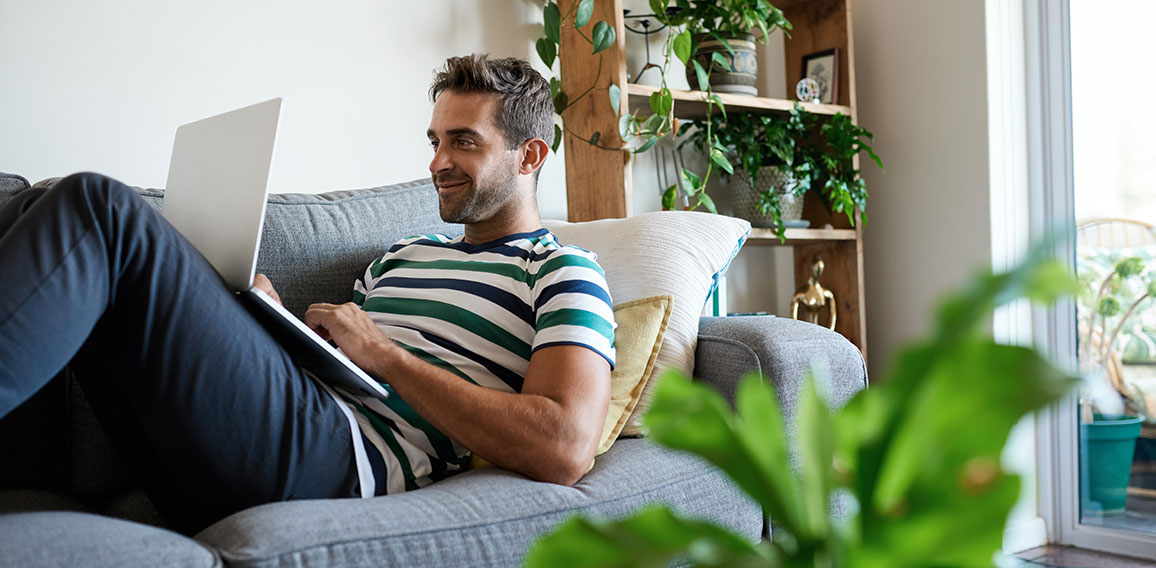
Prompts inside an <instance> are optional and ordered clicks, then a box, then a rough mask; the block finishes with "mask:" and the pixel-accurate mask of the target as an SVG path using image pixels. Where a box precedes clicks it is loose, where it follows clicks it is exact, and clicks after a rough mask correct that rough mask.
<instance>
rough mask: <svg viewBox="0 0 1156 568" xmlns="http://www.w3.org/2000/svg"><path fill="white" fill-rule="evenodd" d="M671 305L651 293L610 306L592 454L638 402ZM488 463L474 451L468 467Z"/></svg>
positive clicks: (612, 437)
mask: <svg viewBox="0 0 1156 568" xmlns="http://www.w3.org/2000/svg"><path fill="white" fill-rule="evenodd" d="M673 307H674V297H673V296H671V295H669V294H666V295H662V296H651V297H649V298H641V299H638V300H632V301H629V302H623V303H621V304H618V305H617V306H614V321H615V322H617V323H618V327H617V328H615V330H614V351H615V359H616V362H615V365H614V371H612V372H611V373H610V408H609V409H607V411H606V421H605V422H604V423H603V425H602V437H601V438H600V439H599V440H600V441H599V444H598V452H597V454H596V455H602V454H604V453H606V450H609V449H610V446H611V445H612V444H614V440H616V439H618V433H619V432H621V431H622V428H623V427H624V426H626V422H627V419H628V418H630V413H631V412H633V411H634V407H635V406H637V405H638V400H639V399H640V398H641V397H642V391H643V389H644V388H645V387H646V383H647V381H648V380H649V379H650V375H651V371H652V370H653V369H654V363H655V361H657V360H658V352H659V349H660V348H661V347H662V338H663V336H665V335H666V326H667V324H668V323H670V313H671V311H672V309H673ZM488 465H490V463H489V462H487V461H486V460H484V459H482V458H480V457H478V456H477V455H476V454H475V455H474V456H473V458H472V467H474V468H478V467H485V466H488Z"/></svg>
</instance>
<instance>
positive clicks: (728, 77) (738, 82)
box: [686, 34, 759, 96]
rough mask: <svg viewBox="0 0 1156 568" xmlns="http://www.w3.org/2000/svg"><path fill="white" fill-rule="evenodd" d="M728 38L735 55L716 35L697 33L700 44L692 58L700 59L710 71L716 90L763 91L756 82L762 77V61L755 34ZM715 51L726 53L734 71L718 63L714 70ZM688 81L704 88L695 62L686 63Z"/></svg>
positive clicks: (756, 93)
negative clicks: (756, 47) (695, 67)
mask: <svg viewBox="0 0 1156 568" xmlns="http://www.w3.org/2000/svg"><path fill="white" fill-rule="evenodd" d="M724 37H726V39H727V42H728V43H730V46H731V49H733V50H734V54H731V52H730V50H728V49H727V48H726V46H725V45H723V42H721V41H719V40H718V39H717V38H715V37H714V36H712V35H710V34H698V35H696V36H694V39H695V43H696V45H697V46H698V47H697V49H695V52H694V55H693V56H692V57H691V59H693V60H694V61H698V63H699V64H700V65H702V68H703V69H705V70H708V71H710V84H711V87H712V88H713V89H714V92H716V93H736V94H741V95H750V96H756V95H758V94H759V91H758V89H757V88H756V87H755V81H756V80H757V79H758V78H759V62H758V59H757V58H756V57H755V36H753V35H751V34H746V35H741V36H733V37H728V36H724ZM714 53H720V54H722V56H723V57H724V58H725V59H726V60H727V63H729V64H730V66H731V71H726V70H724V69H723V68H722V67H721V66H720V65H718V64H717V63H714V64H713V65H714V69H711V65H712V61H711V59H712V57H713V55H712V54H714ZM686 81H687V83H689V84H690V88H691V89H695V90H699V91H701V90H703V89H702V88H701V87H700V86H699V84H698V74H697V73H696V72H695V69H694V65H693V64H690V65H687V66H686Z"/></svg>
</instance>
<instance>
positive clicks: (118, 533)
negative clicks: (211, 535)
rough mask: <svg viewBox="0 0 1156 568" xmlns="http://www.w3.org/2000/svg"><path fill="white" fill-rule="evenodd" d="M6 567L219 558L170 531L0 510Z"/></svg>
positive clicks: (0, 547)
mask: <svg viewBox="0 0 1156 568" xmlns="http://www.w3.org/2000/svg"><path fill="white" fill-rule="evenodd" d="M0 551H2V552H0V564H4V565H5V566H38V567H48V566H61V567H66V566H90V567H100V566H109V567H113V566H116V567H128V566H220V565H221V561H220V558H218V557H217V555H216V554H215V553H214V552H213V551H212V550H210V549H208V548H205V547H204V546H203V545H201V544H199V543H197V542H196V541H194V540H192V539H189V538H185V537H183V536H181V535H179V534H176V533H174V532H170V531H166V530H162V529H158V528H155V527H149V526H145V525H141V524H137V523H130V522H128V521H121V520H117V519H110V518H107V517H101V516H97V515H90V514H87V513H76V512H38V513H17V514H14V515H0Z"/></svg>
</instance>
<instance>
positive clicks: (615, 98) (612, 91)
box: [607, 84, 622, 114]
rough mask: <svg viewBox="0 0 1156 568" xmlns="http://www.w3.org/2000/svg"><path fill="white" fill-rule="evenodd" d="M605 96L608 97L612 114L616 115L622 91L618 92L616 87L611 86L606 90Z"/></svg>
mask: <svg viewBox="0 0 1156 568" xmlns="http://www.w3.org/2000/svg"><path fill="white" fill-rule="evenodd" d="M607 95H609V96H610V108H613V109H614V114H618V107H619V105H620V104H621V103H622V91H620V90H618V85H614V84H611V85H610V88H609V89H607Z"/></svg>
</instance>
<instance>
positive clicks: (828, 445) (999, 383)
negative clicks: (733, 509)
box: [526, 249, 1079, 568]
mask: <svg viewBox="0 0 1156 568" xmlns="http://www.w3.org/2000/svg"><path fill="white" fill-rule="evenodd" d="M1042 256H1043V255H1042V249H1040V251H1038V252H1037V254H1034V255H1033V257H1032V260H1030V261H1029V262H1028V263H1027V264H1026V265H1025V266H1023V267H1021V268H1019V269H1017V270H1015V271H1012V272H1010V273H1006V274H1000V275H990V274H988V275H983V276H980V277H978V278H976V279H975V280H974V281H973V282H972V283H971V285H970V286H969V287H968V288H966V289H965V290H964V291H963V292H962V293H959V294H957V295H954V296H951V297H950V298H948V299H947V300H946V301H945V302H944V303H943V304H942V305H941V307H940V309H939V312H938V316H937V321H936V325H935V328H934V332H933V334H932V336H931V338H930V339H928V340H926V341H923V342H919V343H916V344H914V345H911V346H909V347H908V348H906V349H905V350H903V352H902V353H901V354H900V356H899V358H898V361H897V364H896V365H894V367H893V369H892V372H891V373H890V374H889V375H887V378H886V379H885V380H883V381H880V382H879V383H880V386H877V387H872V388H870V389H868V390H864V391H862V392H860V393H858V394H857V395H856V396H855V397H854V398H853V399H852V400H851V401H850V402H849V403H848V404H847V405H846V406H845V407H843V408H842V409H840V410H838V411H836V412H832V410H831V409H830V408H829V407H828V405H827V403H826V401H825V399H824V397H823V396H822V391H823V390H824V389H823V386H822V385H823V380H822V378H821V377H819V378H815V377H813V376H812V377H809V378H808V380H807V381H806V382H805V384H804V386H803V388H802V391H801V392H800V394H799V397H798V406H797V409H796V412H795V417H796V418H795V419H796V421H797V424H796V432H797V436H798V440H797V442H798V443H797V445H796V446H795V447H797V453H795V454H794V455H793V456H792V454H791V450H790V448H791V447H792V445H791V444H790V443H789V442H788V439H787V436H786V434H785V432H786V427H785V425H784V423H783V417H782V413H781V411H780V405H779V401H778V397H777V396H776V393H775V391H774V389H773V388H772V387H771V386H770V385H768V384H767V383H766V382H765V381H764V380H762V379H761V378H760V377H757V376H750V377H747V378H746V379H745V380H744V381H743V382H742V384H741V385H740V386H739V389H738V392H737V393H736V403H735V406H736V408H735V410H734V411H733V412H732V410H731V409H730V408H729V407H728V406H727V404H726V402H725V401H724V400H723V399H722V398H721V397H720V396H719V395H718V394H717V393H716V392H714V391H713V390H711V389H710V388H708V387H705V386H702V385H699V384H697V383H694V382H692V381H691V380H690V379H689V378H687V377H685V376H680V375H678V374H677V373H668V374H667V375H665V376H663V377H662V379H661V381H660V382H659V384H658V385H657V390H656V393H655V398H654V402H653V405H652V406H651V410H650V412H649V413H648V414H647V416H646V419H645V424H646V425H647V427H648V428H649V435H650V437H651V439H652V440H654V441H656V442H657V443H660V444H663V445H666V446H669V447H672V448H677V449H680V450H684V451H688V452H691V453H694V454H697V455H699V456H702V457H703V458H705V459H707V460H709V461H710V462H711V463H713V464H715V465H716V466H718V467H719V468H721V469H722V470H723V471H725V472H726V473H727V475H729V476H730V477H731V479H733V480H734V482H735V483H736V484H737V485H738V486H739V487H740V488H741V489H742V490H743V491H745V492H746V493H747V494H749V495H750V496H751V497H752V498H753V499H755V500H756V501H757V502H758V503H760V504H761V505H762V508H763V510H764V512H765V514H766V515H767V516H768V517H769V518H770V519H772V521H773V522H774V530H773V532H772V539H771V540H770V541H762V542H753V543H752V542H749V541H748V540H747V539H746V538H745V537H743V536H740V535H736V534H734V533H732V532H729V531H728V530H726V529H723V528H721V527H718V526H714V525H712V524H709V523H704V522H701V521H696V520H690V519H685V518H682V517H680V516H679V515H677V514H676V513H674V512H672V511H670V510H669V509H667V508H666V507H664V506H654V507H651V508H647V509H645V510H643V511H640V512H639V513H637V514H636V515H634V516H633V517H630V518H628V519H625V520H619V521H613V522H596V521H591V520H588V519H585V518H582V517H575V518H573V519H570V520H569V521H567V522H566V523H564V524H562V525H561V526H560V527H559V528H558V529H557V530H556V531H555V532H553V533H552V534H549V535H547V536H545V537H543V538H542V539H540V540H539V541H538V542H536V543H535V544H534V545H533V546H532V547H531V549H530V551H529V552H528V554H527V558H526V565H527V566H529V567H531V568H537V567H595V566H599V567H623V568H626V567H632V568H633V567H646V566H666V565H667V564H668V563H670V562H671V561H672V560H674V559H676V558H677V559H681V560H683V561H686V562H689V563H690V564H692V565H695V566H728V567H732V566H733V567H741V566H773V567H795V566H798V567H803V566H806V567H855V568H868V567H871V568H874V567H879V568H884V567H885V568H902V567H908V566H910V567H921V568H924V567H928V566H937V567H947V566H960V567H963V566H967V567H970V566H991V565H992V564H993V561H994V557H995V554H996V553H997V552H998V550H999V548H1000V545H1001V540H1002V536H1003V527H1004V523H1005V521H1006V519H1007V515H1008V513H1009V512H1010V510H1011V508H1012V506H1013V505H1014V503H1015V501H1016V498H1017V496H1018V495H1019V491H1020V481H1019V479H1018V477H1016V476H1015V475H1011V474H1008V473H1007V472H1005V471H1003V469H1001V466H1000V452H1001V450H1002V448H1003V446H1004V444H1005V442H1006V441H1007V437H1008V434H1009V433H1010V431H1011V429H1012V427H1013V426H1014V425H1015V424H1016V423H1017V422H1018V421H1019V420H1020V419H1021V418H1022V417H1023V416H1024V415H1025V414H1027V413H1029V412H1031V411H1033V410H1036V409H1039V408H1041V407H1043V406H1045V405H1047V404H1049V403H1052V402H1054V401H1056V400H1057V399H1059V397H1061V396H1062V395H1064V394H1065V393H1066V392H1068V391H1069V389H1071V388H1072V387H1073V386H1074V385H1075V384H1076V383H1077V379H1076V378H1074V377H1072V376H1069V375H1067V374H1065V373H1063V372H1061V371H1059V370H1057V369H1056V368H1054V367H1053V366H1051V365H1050V364H1049V363H1048V362H1047V361H1045V360H1044V359H1043V358H1041V357H1040V356H1039V355H1038V354H1037V353H1036V352H1035V351H1033V350H1032V349H1029V348H1025V347H1018V346H1012V345H1000V344H997V343H995V342H994V341H993V340H992V339H991V338H990V337H989V335H988V334H987V333H986V331H985V329H984V327H985V322H986V321H987V319H988V317H989V316H990V315H991V313H992V310H994V309H995V307H997V306H998V305H1001V304H1003V303H1006V302H1008V301H1010V300H1013V299H1017V298H1021V297H1027V298H1030V299H1032V300H1033V301H1037V302H1045V303H1046V302H1052V301H1054V300H1055V299H1056V298H1057V297H1059V296H1062V295H1068V294H1074V293H1077V292H1078V291H1079V286H1078V284H1077V283H1076V281H1075V280H1074V279H1073V278H1072V277H1071V276H1069V275H1068V273H1067V272H1066V270H1065V269H1064V268H1063V267H1062V266H1061V265H1059V264H1057V263H1055V262H1052V261H1047V260H1044V259H1043V257H1042ZM792 457H793V458H794V461H793V463H794V464H795V467H794V468H792V466H791V463H792V459H791V458H792ZM837 492H838V493H840V494H842V495H843V498H845V499H848V500H849V501H850V505H851V506H850V511H851V512H850V513H849V516H848V517H847V518H843V519H837V518H832V516H831V514H830V510H831V509H830V506H831V504H832V500H833V499H834V496H835V495H836V493H837Z"/></svg>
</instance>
